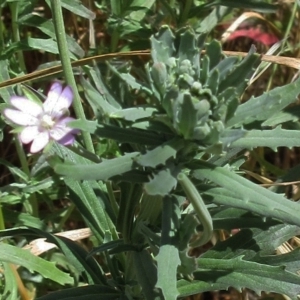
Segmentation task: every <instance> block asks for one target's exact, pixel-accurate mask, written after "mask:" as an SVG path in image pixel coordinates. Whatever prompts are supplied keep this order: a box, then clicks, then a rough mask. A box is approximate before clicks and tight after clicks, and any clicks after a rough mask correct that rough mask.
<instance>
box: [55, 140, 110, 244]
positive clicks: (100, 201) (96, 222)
mask: <svg viewBox="0 0 300 300" xmlns="http://www.w3.org/2000/svg"><path fill="white" fill-rule="evenodd" d="M53 153H55V154H58V155H59V156H60V157H62V158H64V159H65V160H66V162H67V163H70V162H72V163H74V164H76V163H77V164H78V165H79V166H80V165H81V166H82V168H85V169H88V168H89V167H92V166H97V164H93V163H92V162H90V161H88V160H87V159H85V158H84V157H82V156H80V155H78V154H76V153H74V152H72V151H71V150H69V149H68V148H66V147H63V146H61V145H58V144H56V145H54V146H53V147H52V148H51V151H50V153H49V154H53ZM63 165H64V164H62V166H63ZM74 166H76V165H74ZM62 168H63V167H62ZM80 172H81V171H80ZM80 172H79V173H80ZM82 180H86V179H82ZM65 183H66V185H67V186H68V188H69V191H70V198H71V200H72V201H73V202H74V203H75V205H76V207H77V208H78V210H79V211H80V212H81V214H82V216H83V217H84V219H85V221H86V222H87V224H88V225H89V227H90V228H91V230H92V231H93V233H94V235H95V236H96V237H97V239H98V240H99V241H101V242H102V241H103V238H104V233H105V232H111V231H113V230H114V226H113V223H112V221H111V219H113V218H114V213H113V211H112V208H111V205H110V203H109V200H108V197H107V195H106V193H105V192H106V191H105V188H104V186H103V185H101V183H99V182H96V181H93V179H91V181H83V182H79V181H76V180H74V178H72V176H71V177H70V176H68V177H67V178H65Z"/></svg>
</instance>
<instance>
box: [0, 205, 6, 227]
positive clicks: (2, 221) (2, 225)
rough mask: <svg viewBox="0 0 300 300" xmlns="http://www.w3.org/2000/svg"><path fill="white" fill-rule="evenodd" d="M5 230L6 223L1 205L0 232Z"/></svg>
mask: <svg viewBox="0 0 300 300" xmlns="http://www.w3.org/2000/svg"><path fill="white" fill-rule="evenodd" d="M4 229H5V222H4V216H3V211H2V205H1V204H0V230H4Z"/></svg>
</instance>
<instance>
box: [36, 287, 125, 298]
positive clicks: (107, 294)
mask: <svg viewBox="0 0 300 300" xmlns="http://www.w3.org/2000/svg"><path fill="white" fill-rule="evenodd" d="M120 297H121V294H120V292H119V291H117V290H116V289H114V288H112V287H108V286H102V285H88V286H81V287H77V288H72V289H65V290H62V291H58V292H52V293H50V294H48V295H46V296H42V297H39V298H37V300H57V299H59V300H99V299H105V300H106V299H107V300H115V299H120Z"/></svg>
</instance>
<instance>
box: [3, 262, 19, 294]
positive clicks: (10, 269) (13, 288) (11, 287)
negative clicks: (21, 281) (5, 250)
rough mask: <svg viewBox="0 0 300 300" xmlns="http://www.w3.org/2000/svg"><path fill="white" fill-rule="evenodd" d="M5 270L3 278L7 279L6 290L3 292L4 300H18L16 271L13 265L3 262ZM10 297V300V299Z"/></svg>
mask: <svg viewBox="0 0 300 300" xmlns="http://www.w3.org/2000/svg"><path fill="white" fill-rule="evenodd" d="M1 265H2V268H3V276H4V278H5V285H4V290H3V291H2V290H1V296H2V297H3V299H11V300H12V299H18V296H19V289H18V282H17V280H18V278H17V276H16V274H15V272H16V270H15V269H14V266H13V265H12V264H9V263H6V262H1ZM9 297H10V298H9Z"/></svg>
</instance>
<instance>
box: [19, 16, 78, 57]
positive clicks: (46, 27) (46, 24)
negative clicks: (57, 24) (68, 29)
mask: <svg viewBox="0 0 300 300" xmlns="http://www.w3.org/2000/svg"><path fill="white" fill-rule="evenodd" d="M19 23H22V25H27V26H31V27H34V28H38V29H39V30H41V31H42V32H43V33H45V34H46V35H47V36H49V37H51V38H52V39H56V35H55V29H54V25H53V21H52V20H48V19H46V18H42V17H41V16H38V15H33V14H30V15H26V16H25V17H22V18H20V19H19ZM66 39H67V44H68V49H69V50H70V51H71V52H72V53H74V54H75V55H76V56H77V57H80V58H82V57H83V56H84V50H83V49H82V48H81V47H80V46H79V45H78V43H77V42H76V41H75V40H74V38H72V37H70V36H69V35H66ZM41 49H43V48H41Z"/></svg>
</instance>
